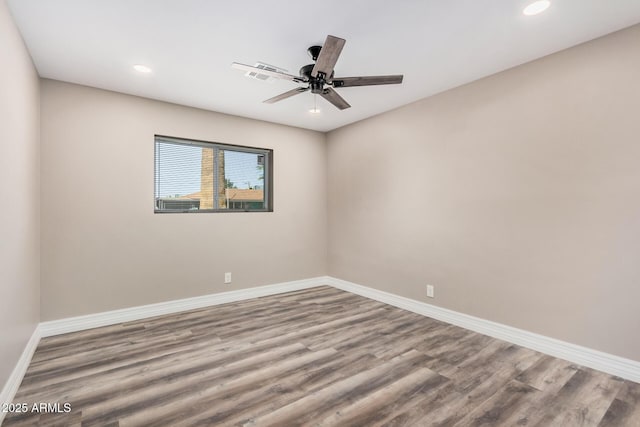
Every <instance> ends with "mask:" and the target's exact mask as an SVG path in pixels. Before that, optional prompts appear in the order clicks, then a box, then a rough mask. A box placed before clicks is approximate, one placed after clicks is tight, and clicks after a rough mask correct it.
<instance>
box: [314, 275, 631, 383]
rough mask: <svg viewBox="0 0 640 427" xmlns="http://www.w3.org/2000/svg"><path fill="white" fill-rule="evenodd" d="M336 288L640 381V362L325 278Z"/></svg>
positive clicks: (339, 280)
mask: <svg viewBox="0 0 640 427" xmlns="http://www.w3.org/2000/svg"><path fill="white" fill-rule="evenodd" d="M324 283H327V284H329V285H331V286H333V287H334V288H338V289H342V290H344V291H347V292H351V293H354V294H357V295H361V296H363V297H366V298H370V299H373V300H376V301H380V302H383V303H385V304H389V305H393V306H394V307H398V308H402V309H404V310H408V311H412V312H414V313H417V314H421V315H423V316H427V317H431V318H433V319H436V320H441V321H443V322H447V323H450V324H452V325H456V326H460V327H462V328H465V329H469V330H472V331H475V332H479V333H481V334H484V335H489V336H491V337H494V338H498V339H501V340H504V341H507V342H510V343H513V344H517V345H520V346H522V347H526V348H530V349H532V350H536V351H539V352H541V353H545V354H548V355H550V356H554V357H558V358H560V359H564V360H568V361H569V362H572V363H577V364H579V365H582V366H586V367H589V368H593V369H597V370H599V371H603V372H606V373H608V374H611V375H616V376H618V377H621V378H624V379H627V380H631V381H634V382H640V362H637V361H634V360H630V359H625V358H623V357H619V356H614V355H612V354H608V353H603V352H601V351H597V350H592V349H590V348H587V347H582V346H579V345H576V344H571V343H568V342H564V341H560V340H557V339H555V338H549V337H546V336H544V335H538V334H534V333H533V332H528V331H525V330H522V329H517V328H513V327H511V326H507V325H503V324H500V323H496V322H492V321H489V320H485V319H480V318H478V317H474V316H469V315H467V314H463V313H458V312H456V311H453V310H448V309H446V308H442V307H437V306H435V305H431V304H427V303H424V302H420V301H416V300H413V299H409V298H405V297H401V296H398V295H394V294H391V293H388V292H384V291H379V290H377V289H373V288H369V287H366V286H362V285H358V284H355V283H351V282H347V281H346V280H341V279H336V278H333V277H327V278H326V279H324Z"/></svg>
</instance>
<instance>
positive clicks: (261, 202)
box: [154, 136, 273, 213]
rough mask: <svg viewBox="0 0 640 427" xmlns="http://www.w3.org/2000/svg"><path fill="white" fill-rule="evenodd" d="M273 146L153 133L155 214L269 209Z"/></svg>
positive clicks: (271, 207)
mask: <svg viewBox="0 0 640 427" xmlns="http://www.w3.org/2000/svg"><path fill="white" fill-rule="evenodd" d="M272 165H273V150H267V149H261V148H251V147H241V146H236V145H227V144H218V143H211V142H203V141H192V140H187V139H180V138H170V137H166V136H156V137H155V191H154V192H155V212H157V213H158V212H270V211H272V210H273V206H272V195H273V191H272V188H273V186H272V180H271V175H272Z"/></svg>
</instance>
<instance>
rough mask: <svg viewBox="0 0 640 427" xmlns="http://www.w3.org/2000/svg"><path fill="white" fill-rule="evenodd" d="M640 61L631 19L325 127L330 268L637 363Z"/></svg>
mask: <svg viewBox="0 0 640 427" xmlns="http://www.w3.org/2000/svg"><path fill="white" fill-rule="evenodd" d="M639 70H640V26H635V27H632V28H630V29H627V30H624V31H621V32H619V33H615V34H612V35H609V36H607V37H604V38H602V39H598V40H595V41H593V42H590V43H587V44H584V45H581V46H578V47H575V48H572V49H569V50H567V51H564V52H560V53H558V54H555V55H552V56H549V57H546V58H543V59H541V60H538V61H535V62H532V63H529V64H526V65H523V66H520V67H517V68H515V69H512V70H509V71H506V72H503V73H500V74H497V75H494V76H492V77H489V78H485V79H483V80H480V81H477V82H474V83H472V84H469V85H467V86H464V87H460V88H457V89H454V90H451V91H448V92H445V93H442V94H440V95H437V96H434V97H431V98H428V99H425V100H422V101H420V102H417V103H414V104H411V105H409V106H406V107H403V108H400V109H398V110H395V111H392V112H389V113H386V114H383V115H380V116H377V117H374V118H371V119H369V120H365V121H362V122H359V123H357V124H353V125H351V126H347V127H345V128H342V129H339V130H336V131H334V132H331V133H330V134H329V135H328V180H329V181H328V182H329V184H328V194H329V230H330V237H329V273H330V274H331V275H332V276H336V277H338V278H342V279H345V280H350V281H353V282H356V283H359V284H363V285H367V286H371V287H374V288H377V289H381V290H384V291H388V292H392V293H395V294H399V295H403V296H405V297H409V298H414V299H416V300H420V301H425V302H428V303H432V304H436V305H439V306H442V307H446V308H450V309H453V310H457V311H460V312H463V313H468V314H471V315H475V316H479V317H482V318H485V319H490V320H493V321H497V322H501V323H505V324H507V325H511V326H515V327H518V328H523V329H526V330H529V331H533V332H537V333H541V334H544V335H547V336H551V337H555V338H559V339H562V340H566V341H569V342H572V343H577V344H580V345H584V346H587V347H591V348H594V349H599V350H603V351H606V352H610V353H613V354H616V355H620V356H623V357H628V358H631V359H635V360H640V340H638V339H637V336H638V331H639V330H640V307H639V304H640V79H638V76H639V72H640V71H639ZM428 283H430V284H433V285H435V290H436V298H435V299H428V298H426V297H425V293H426V292H425V285H426V284H428Z"/></svg>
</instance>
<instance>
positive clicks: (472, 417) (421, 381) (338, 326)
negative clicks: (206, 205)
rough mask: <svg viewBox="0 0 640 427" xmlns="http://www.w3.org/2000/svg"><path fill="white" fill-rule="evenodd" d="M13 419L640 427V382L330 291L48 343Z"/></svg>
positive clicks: (9, 419)
mask: <svg viewBox="0 0 640 427" xmlns="http://www.w3.org/2000/svg"><path fill="white" fill-rule="evenodd" d="M14 402H20V403H23V402H24V403H27V404H29V405H32V404H33V403H43V402H44V403H52V404H53V403H56V402H58V403H60V404H63V403H65V402H67V403H70V404H71V405H72V410H71V412H70V413H56V412H52V413H48V412H46V411H45V412H39V411H34V412H27V413H9V414H7V416H6V419H5V421H4V423H3V426H9V427H15V426H84V427H86V426H101V427H104V426H107V427H117V426H145V427H149V426H172V427H174V426H185V427H186V426H190V427H191V426H212V425H214V426H218V425H220V426H243V425H245V426H269V425H274V426H276V425H277V426H293V425H300V426H306V425H309V426H312V425H313V426H367V427H369V426H406V427H414V426H420V427H423V426H424V427H428V426H453V425H458V426H494V425H495V426H502V425H504V426H517V425H527V426H534V425H538V426H544V427H547V426H563V427H565V426H594V427H595V426H603V427H605V426H606V427H609V426H616V427H617V426H633V427H638V426H640V422H639V420H640V384H637V383H633V382H629V381H622V380H621V379H619V378H616V377H612V376H610V375H607V374H604V373H601V372H597V371H594V370H592V369H588V368H584V367H580V366H576V365H573V364H571V363H569V362H566V361H563V360H560V359H556V358H553V357H550V356H545V355H543V354H540V353H537V352H535V351H532V350H529V349H526V348H523V347H519V346H516V345H513V344H510V343H507V342H504V341H500V340H497V339H494V338H490V337H487V336H484V335H481V334H477V333H474V332H472V331H469V330H466V329H463V328H459V327H457V326H454V325H449V324H446V323H443V322H440V321H437V320H434V319H430V318H427V317H424V316H420V315H417V314H415V313H412V312H408V311H404V310H401V309H398V308H395V307H392V306H388V305H385V304H383V303H380V302H378V301H374V300H370V299H367V298H363V297H360V296H357V295H353V294H350V293H347V292H344V291H340V290H337V289H335V288H332V287H328V286H321V287H316V288H311V289H305V290H300V291H295V292H289V293H286V294H280V295H271V296H267V297H263V298H256V299H253V300H247V301H238V302H232V303H227V304H222V305H218V306H213V307H204V308H199V309H194V310H189V311H184V312H181V313H175V314H171V315H165V316H156V317H153V318H147V319H140V320H136V321H131V322H126V323H122V324H118V325H111V326H106V327H101V328H95V329H90V330H85V331H80V332H75V333H69V334H64V335H58V336H53V337H47V338H43V339H42V340H41V342H40V344H39V346H38V348H37V349H36V352H35V354H34V356H33V359H32V361H31V364H30V365H29V367H28V369H27V372H26V374H25V377H24V379H23V381H22V384H21V385H20V388H19V389H18V392H17V393H16V396H15V399H14Z"/></svg>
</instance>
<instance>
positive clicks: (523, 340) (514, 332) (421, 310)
mask: <svg viewBox="0 0 640 427" xmlns="http://www.w3.org/2000/svg"><path fill="white" fill-rule="evenodd" d="M322 285H329V286H333V287H335V288H337V289H341V290H344V291H347V292H351V293H353V294H356V295H361V296H363V297H366V298H370V299H373V300H376V301H380V302H382V303H385V304H389V305H392V306H395V307H398V308H401V309H404V310H408V311H411V312H414V313H417V314H421V315H423V316H427V317H431V318H433V319H437V320H441V321H443V322H447V323H450V324H452V325H456V326H460V327H462V328H465V329H469V330H472V331H475V332H479V333H481V334H485V335H489V336H492V337H494V338H498V339H501V340H504V341H507V342H511V343H513V344H517V345H521V346H523V347H527V348H530V349H532V350H536V351H539V352H541V353H545V354H548V355H551V356H554V357H558V358H561V359H565V360H568V361H570V362H573V363H577V364H579V365H583V366H587V367H589V368H593V369H597V370H599V371H603V372H607V373H609V374H612V375H617V376H619V377H621V378H624V379H628V380H631V381H635V382H640V362H637V361H633V360H630V359H625V358H622V357H618V356H614V355H611V354H608V353H603V352H600V351H596V350H592V349H589V348H586V347H581V346H578V345H575V344H570V343H567V342H564V341H560V340H557V339H554V338H549V337H546V336H543V335H538V334H534V333H532V332H527V331H524V330H522V329H517V328H513V327H511V326H506V325H502V324H500V323H495V322H491V321H489V320H484V319H480V318H478V317H474V316H469V315H467V314H463V313H458V312H455V311H452V310H448V309H445V308H442V307H437V306H434V305H430V304H426V303H423V302H420V301H416V300H412V299H409V298H405V297H401V296H399V295H394V294H391V293H388V292H384V291H379V290H377V289H373V288H369V287H366V286H362V285H358V284H355V283H352V282H348V281H345V280H341V279H336V278H333V277H328V276H322V277H315V278H311V279H305V280H297V281H292V282H285V283H279V284H274V285H266V286H259V287H254V288H248V289H239V290H233V291H229V292H222V293H218V294H211V295H204V296H199V297H194V298H187V299H180V300H175V301H167V302H162V303H158V304H150V305H144V306H139V307H131V308H125V309H121V310H114V311H108V312H104V313H96V314H90V315H86V316H79V317H72V318H67V319H60V320H52V321H47V322H42V323H40V324H39V325H38V327H37V328H36V330H35V331H34V333H33V335H32V336H31V339H30V340H29V342H28V343H27V345H26V347H25V349H24V351H23V353H22V356H21V357H20V359H19V361H18V363H17V365H16V367H15V368H14V370H13V372H12V374H11V376H10V377H9V379H8V380H7V383H6V384H5V385H4V388H3V389H2V392H1V394H0V402H11V401H12V399H13V397H14V396H15V393H16V391H17V390H18V387H19V386H20V383H21V382H22V378H23V377H24V374H25V372H26V370H27V367H28V366H29V363H30V361H31V357H32V356H33V353H34V351H35V349H36V347H37V346H38V342H39V341H40V337H48V336H52V335H59V334H65V333H69V332H76V331H81V330H85V329H91V328H97V327H100V326H108V325H114V324H118V323H122V322H130V321H133V320H139V319H144V318H148V317H154V316H160V315H164V314H172V313H177V312H181V311H185V310H192V309H197V308H203V307H208V306H213V305H219V304H226V303H230V302H235V301H242V300H247V299H251V298H258V297H263V296H268V295H275V294H280V293H284V292H291V291H296V290H301V289H307V288H313V287H316V286H322ZM3 415H4V414H2V413H1V412H0V424H1V423H2V419H3Z"/></svg>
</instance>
